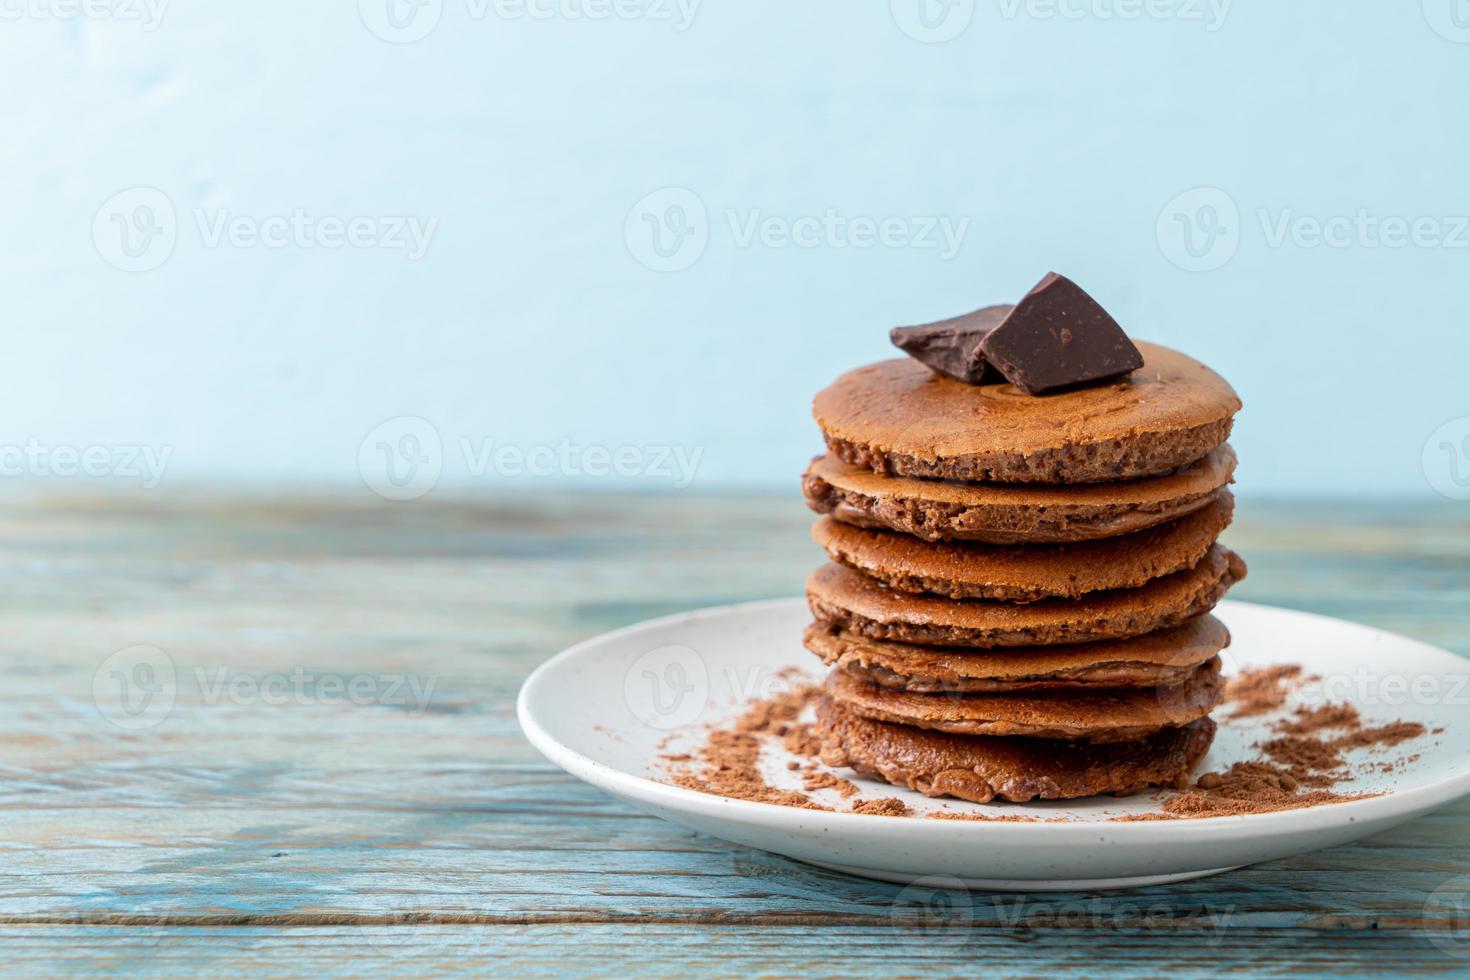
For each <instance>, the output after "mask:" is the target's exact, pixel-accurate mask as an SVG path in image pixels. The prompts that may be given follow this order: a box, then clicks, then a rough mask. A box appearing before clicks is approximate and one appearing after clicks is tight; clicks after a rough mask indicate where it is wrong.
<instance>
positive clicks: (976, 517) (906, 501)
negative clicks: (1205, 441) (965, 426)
mask: <svg viewBox="0 0 1470 980" xmlns="http://www.w3.org/2000/svg"><path fill="white" fill-rule="evenodd" d="M1234 471H1235V453H1234V452H1232V451H1231V449H1230V447H1229V446H1228V445H1226V446H1221V447H1220V448H1218V449H1216V450H1215V451H1213V452H1211V453H1210V454H1209V455H1207V456H1205V457H1204V458H1203V459H1200V460H1197V461H1196V462H1194V463H1191V464H1189V465H1188V466H1185V467H1182V468H1181V469H1179V470H1177V471H1175V472H1173V473H1169V474H1167V475H1164V476H1152V477H1145V478H1143V479H1140V480H1125V481H1120V482H1116V483H1098V484H1085V485H1074V486H1048V485H1045V484H1035V485H1024V484H1006V485H1002V484H977V483H954V482H941V481H936V480H919V479H913V478H909V477H901V476H882V475H879V474H877V473H874V472H873V471H872V470H869V469H865V468H863V467H860V466H854V465H852V464H851V463H846V462H843V461H842V460H841V459H839V458H838V457H836V456H834V455H831V454H828V455H826V456H819V457H817V458H816V459H815V460H813V461H812V464H811V465H810V466H808V467H807V470H806V473H805V474H803V476H802V480H801V490H802V493H803V494H804V495H805V497H806V502H807V506H808V507H810V508H811V509H812V510H814V511H816V512H817V513H819V514H831V515H832V516H833V517H835V518H837V519H838V520H839V521H842V522H843V523H844V524H852V525H855V526H858V527H872V528H890V529H892V530H894V531H904V532H906V533H908V534H912V535H915V536H917V537H920V538H923V539H924V540H926V541H949V540H955V541H984V542H988V543H991V544H1016V543H1021V542H1037V543H1041V542H1068V541H1091V540H1095V539H1097V538H1106V537H1112V536H1113V535H1117V534H1127V533H1129V532H1131V531H1139V530H1142V529H1143V528H1146V527H1152V526H1154V525H1156V524H1161V523H1163V522H1165V521H1169V520H1173V519H1175V518H1178V517H1181V516H1183V515H1185V514H1189V513H1192V512H1194V511H1197V510H1199V509H1201V508H1203V507H1206V506H1208V505H1209V504H1210V502H1211V501H1213V500H1216V499H1218V498H1219V497H1221V496H1222V495H1223V494H1224V492H1225V491H1224V487H1225V486H1226V485H1227V484H1229V483H1230V480H1231V475H1232V474H1233V473H1234Z"/></svg>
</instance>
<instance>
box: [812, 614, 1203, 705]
mask: <svg viewBox="0 0 1470 980" xmlns="http://www.w3.org/2000/svg"><path fill="white" fill-rule="evenodd" d="M802 642H803V643H804V644H805V645H806V648H807V649H808V650H810V651H811V652H812V653H815V654H816V655H817V656H819V657H821V658H822V661H823V662H824V663H825V664H827V665H828V666H829V667H833V668H835V669H836V670H838V671H840V672H842V673H845V674H848V675H849V676H851V677H853V678H854V679H856V680H858V681H862V682H864V683H869V684H876V685H878V686H879V687H885V688H891V689H894V690H900V691H913V692H918V693H926V694H939V693H996V692H1005V691H1029V690H1036V689H1074V690H1086V689H1096V688H1125V687H1171V686H1176V685H1178V684H1180V683H1182V682H1183V681H1184V680H1185V679H1186V678H1188V677H1189V675H1190V674H1191V672H1193V671H1194V669H1195V668H1196V667H1198V666H1199V665H1200V664H1203V663H1207V662H1208V661H1210V660H1211V659H1213V658H1214V657H1215V656H1216V655H1217V654H1218V653H1219V652H1220V651H1221V650H1223V649H1225V647H1226V646H1228V645H1229V644H1230V633H1229V631H1228V630H1226V629H1225V624H1224V623H1221V622H1220V621H1219V620H1218V619H1216V618H1215V617H1213V616H1199V617H1197V618H1195V619H1191V620H1190V621H1189V622H1187V623H1185V624H1184V625H1182V626H1174V627H1170V628H1168V629H1163V630H1159V631H1157V632H1154V633H1148V634H1145V635H1143V636H1138V637H1133V638H1132V639H1127V640H1102V641H1100V642H1097V643H1079V644H1072V645H1069V646H1060V647H1035V648H1029V649H1014V648H1013V649H1008V650H985V651H976V650H972V649H965V648H963V647H923V646H915V645H912V644H908V643H893V642H889V641H886V640H872V639H868V638H867V637H863V636H856V635H854V634H852V633H846V632H843V631H841V630H833V629H832V628H830V627H826V626H821V625H819V624H817V623H813V624H811V625H810V626H808V627H807V629H806V633H805V635H804V636H803V637H802Z"/></svg>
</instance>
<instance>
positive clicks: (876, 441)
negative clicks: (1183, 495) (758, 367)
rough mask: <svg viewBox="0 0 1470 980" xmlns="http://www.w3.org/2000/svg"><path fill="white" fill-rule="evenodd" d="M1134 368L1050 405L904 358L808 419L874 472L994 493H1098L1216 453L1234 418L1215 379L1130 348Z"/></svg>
mask: <svg viewBox="0 0 1470 980" xmlns="http://www.w3.org/2000/svg"><path fill="white" fill-rule="evenodd" d="M1137 346H1138V349H1139V351H1140V352H1142V354H1143V359H1144V363H1143V367H1141V368H1139V369H1138V370H1136V371H1134V372H1133V373H1132V374H1129V375H1126V376H1125V377H1123V378H1122V379H1121V380H1118V381H1115V382H1112V383H1109V384H1100V385H1093V386H1090V387H1082V388H1076V389H1073V390H1070V391H1063V392H1058V393H1056V394H1050V395H1041V396H1036V395H1028V394H1026V393H1024V392H1022V391H1020V390H1019V389H1017V388H1016V387H1014V386H1012V385H1009V384H985V385H970V384H965V383H964V382H961V381H955V380H954V379H952V378H946V377H943V376H942V375H938V374H935V373H934V372H933V371H931V370H929V369H928V368H927V367H925V366H924V365H922V364H920V363H919V362H918V361H915V360H913V359H912V358H907V357H905V358H899V359H896V360H891V361H880V362H879V363H877V364H870V365H868V366H866V367H861V368H858V369H856V370H854V371H849V372H848V373H846V374H844V375H842V377H840V378H838V379H837V380H836V381H835V382H833V384H831V385H830V386H829V387H827V388H825V389H823V390H822V391H820V392H818V393H817V396H816V398H815V400H814V401H813V403H812V414H813V415H814V416H815V417H816V420H817V425H819V426H820V427H821V429H822V433H823V435H824V436H825V437H826V440H827V446H828V448H830V449H831V450H832V452H834V453H836V454H837V455H838V456H840V457H841V458H842V459H845V460H847V461H848V462H849V463H853V464H855V465H857V466H865V467H868V468H869V469H872V470H874V471H875V472H878V473H889V474H897V475H900V476H918V477H937V478H939V479H945V480H969V481H981V482H987V483H988V482H995V483H1101V482H1105V481H1114V480H1128V479H1133V478H1135V477H1141V476H1152V475H1154V474H1157V473H1167V472H1168V471H1170V470H1173V469H1176V468H1177V467H1180V466H1183V465H1185V464H1187V463H1191V462H1193V461H1194V460H1197V459H1199V458H1200V457H1202V456H1204V455H1205V454H1206V453H1208V452H1210V450H1212V449H1214V448H1215V447H1216V446H1219V445H1220V444H1221V443H1223V442H1224V441H1225V439H1226V437H1228V436H1229V435H1230V424H1231V418H1232V416H1234V414H1235V413H1236V412H1237V411H1239V410H1240V399H1239V398H1237V397H1236V394H1235V391H1234V390H1233V389H1232V388H1231V387H1230V385H1229V384H1227V383H1226V382H1225V379H1224V378H1222V377H1220V376H1219V375H1218V374H1216V373H1215V372H1214V371H1211V370H1210V369H1209V368H1207V367H1205V366H1204V365H1203V364H1201V363H1199V362H1198V361H1196V360H1194V359H1193V358H1190V357H1186V356H1185V355H1183V354H1180V353H1179V352H1178V351H1173V350H1170V349H1169V348H1167V347H1160V346H1158V345H1157V344H1146V343H1142V342H1139V343H1138V344H1137Z"/></svg>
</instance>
